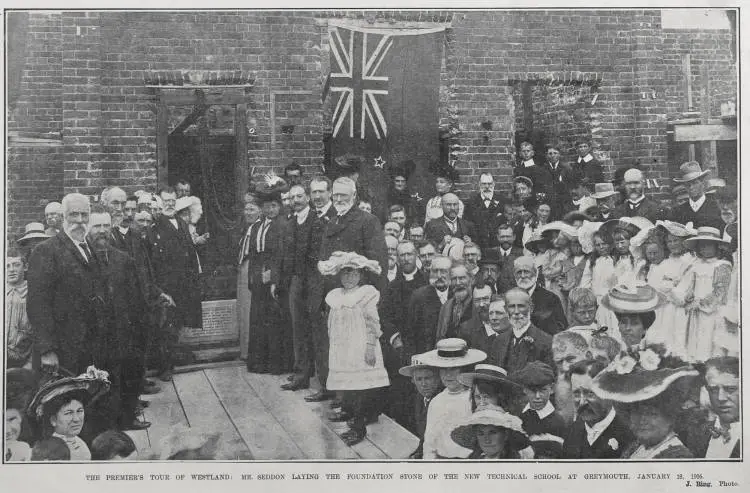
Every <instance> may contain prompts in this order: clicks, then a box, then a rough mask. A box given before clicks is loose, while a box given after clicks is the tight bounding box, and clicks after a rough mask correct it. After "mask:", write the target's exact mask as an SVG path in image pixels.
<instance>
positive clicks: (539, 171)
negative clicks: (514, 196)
mask: <svg viewBox="0 0 750 493" xmlns="http://www.w3.org/2000/svg"><path fill="white" fill-rule="evenodd" d="M534 162H535V163H536V164H534V166H528V167H526V166H524V165H523V163H519V164H518V166H516V167H515V168H513V176H514V177H517V176H525V177H526V178H528V179H530V180H531V182H532V183H533V184H534V186H533V187H532V191H533V193H534V194H538V193H545V194H550V193H551V192H552V185H553V184H552V177H551V176H550V175H549V174H548V173H547V172H546V171H545V169H544V167H543V166H542V165H541V164H539V163H540V161H537V160H536V159H534Z"/></svg>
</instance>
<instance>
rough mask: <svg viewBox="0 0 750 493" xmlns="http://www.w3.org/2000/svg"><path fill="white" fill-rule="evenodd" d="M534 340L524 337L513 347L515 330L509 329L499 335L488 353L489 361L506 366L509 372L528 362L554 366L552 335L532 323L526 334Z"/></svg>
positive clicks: (525, 335)
mask: <svg viewBox="0 0 750 493" xmlns="http://www.w3.org/2000/svg"><path fill="white" fill-rule="evenodd" d="M524 337H530V338H532V339H534V340H533V342H529V341H524V340H523V339H522V340H521V341H519V342H518V343H516V348H515V350H514V348H512V346H511V345H512V342H513V331H512V330H510V329H508V330H505V331H503V332H501V333H499V334H498V335H497V337H496V338H495V340H494V341H493V344H492V348H491V350H490V352H488V353H487V361H486V362H487V363H489V364H492V365H497V366H500V367H502V368H504V369H505V370H506V371H507V372H508V374H510V373H513V372H514V371H518V370H520V369H521V368H523V367H524V366H526V364H527V363H531V362H532V361H541V362H542V363H547V364H548V365H550V366H553V359H552V336H551V335H549V334H547V333H545V332H543V331H542V330H540V329H538V328H536V327H534V324H533V323H532V324H531V325H530V326H529V329H528V330H527V331H526V333H525V334H524Z"/></svg>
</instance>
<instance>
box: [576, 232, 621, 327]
mask: <svg viewBox="0 0 750 493" xmlns="http://www.w3.org/2000/svg"><path fill="white" fill-rule="evenodd" d="M579 234H580V232H579ZM579 238H580V236H579ZM608 240H609V238H608V237H607V235H605V233H604V232H602V231H596V232H595V233H594V234H593V241H591V243H592V246H591V247H592V248H593V252H592V253H591V257H590V258H589V260H588V262H587V263H586V267H584V269H583V275H582V276H581V283H580V284H579V287H581V288H588V289H590V290H591V291H593V292H594V296H596V302H597V303H598V304H599V307H598V308H597V311H596V320H597V322H598V323H599V325H604V326H607V327H617V326H618V325H619V322H618V321H617V317H616V316H615V314H614V313H612V312H611V311H610V310H608V309H607V308H606V307H604V306H602V304H601V301H602V298H603V297H604V295H606V294H607V293H609V290H610V289H612V288H613V287H614V286H615V285H616V284H617V277H616V276H615V263H614V260H612V257H611V255H610V253H611V251H612V244H611V242H610V241H608ZM588 243H589V242H588V241H587V240H586V239H582V244H588Z"/></svg>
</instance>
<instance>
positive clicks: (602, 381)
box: [592, 346, 700, 403]
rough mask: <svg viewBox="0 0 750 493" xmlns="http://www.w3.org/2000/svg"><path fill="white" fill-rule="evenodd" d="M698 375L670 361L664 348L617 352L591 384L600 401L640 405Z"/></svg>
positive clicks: (690, 369) (690, 367)
mask: <svg viewBox="0 0 750 493" xmlns="http://www.w3.org/2000/svg"><path fill="white" fill-rule="evenodd" d="M699 375H700V373H699V372H698V371H697V370H696V369H695V368H694V367H693V366H691V365H689V364H687V363H686V362H684V361H681V360H679V359H677V358H674V357H670V356H669V355H668V353H667V352H666V349H665V348H664V346H647V347H645V348H638V349H637V350H629V351H623V352H621V353H620V354H619V355H618V356H617V357H616V358H615V359H614V360H612V363H610V364H609V366H607V368H605V369H604V370H602V371H601V372H600V373H599V374H598V375H597V376H596V377H595V378H594V380H593V385H592V390H593V392H594V393H595V394H596V395H597V396H599V397H600V398H602V399H607V400H612V401H616V402H624V403H632V402H641V401H646V400H649V399H653V398H654V397H657V396H658V395H660V394H661V393H662V392H664V391H665V390H667V389H668V388H669V387H670V386H671V385H672V384H674V383H675V382H677V381H678V380H680V379H681V378H685V377H691V378H692V377H697V376H699Z"/></svg>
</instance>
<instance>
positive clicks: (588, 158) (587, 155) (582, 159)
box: [578, 153, 594, 163]
mask: <svg viewBox="0 0 750 493" xmlns="http://www.w3.org/2000/svg"><path fill="white" fill-rule="evenodd" d="M592 159H594V156H592V155H591V153H589V154H586V155H585V156H583V157H579V158H578V162H579V163H580V162H581V161H583V162H584V163H588V162H589V161H591V160H592Z"/></svg>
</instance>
